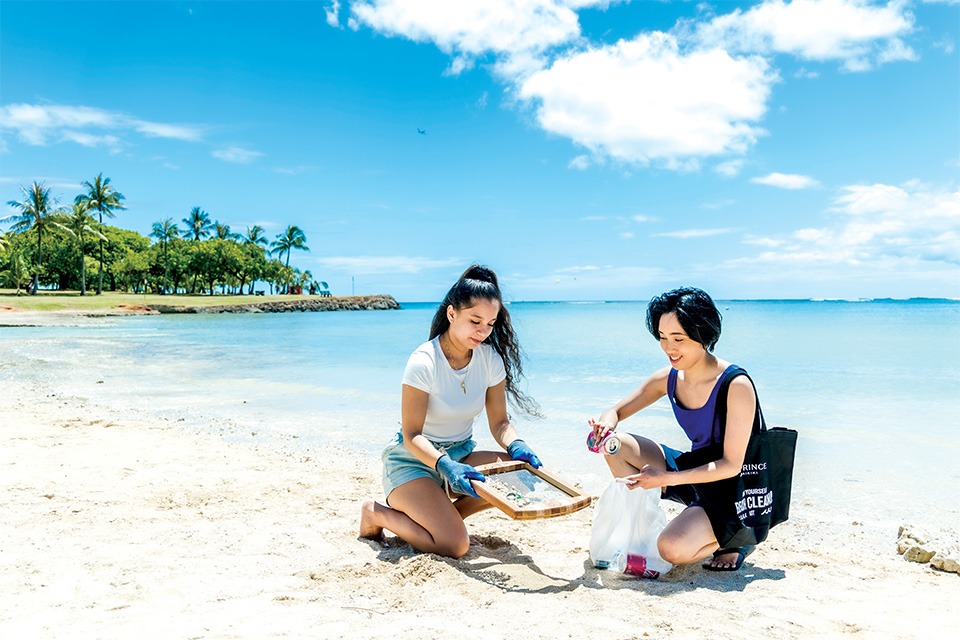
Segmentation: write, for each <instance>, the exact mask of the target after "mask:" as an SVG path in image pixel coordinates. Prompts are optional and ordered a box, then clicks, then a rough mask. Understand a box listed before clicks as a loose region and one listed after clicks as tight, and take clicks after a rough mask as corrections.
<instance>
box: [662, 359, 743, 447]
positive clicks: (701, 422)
mask: <svg viewBox="0 0 960 640" xmlns="http://www.w3.org/2000/svg"><path fill="white" fill-rule="evenodd" d="M733 366H734V365H730V366H729V367H727V368H726V369H724V370H723V373H722V374H721V375H720V377H719V378H718V379H717V384H715V385H714V387H713V391H711V392H710V398H709V399H708V400H707V403H706V404H705V405H703V406H702V407H700V408H699V409H687V408H685V407H683V406H681V404H680V403H679V402H677V395H676V391H677V373H678V372H677V370H676V369H670V374H669V375H668V376H667V397H668V398H670V405H671V406H672V407H673V415H675V416H676V417H677V422H679V423H680V426H681V427H682V428H683V431H684V433H686V434H687V437H688V438H690V442H691V443H692V449H693V450H694V451H695V450H697V449H700V448H702V447H706V446H708V445H710V444H712V443H713V442H719V440H720V421H719V420H718V419H717V415H716V414H717V392H718V391H719V389H720V383H721V382H723V379H724V378H726V377H727V373H728V372H729V371H730V369H731V368H732V367H733Z"/></svg>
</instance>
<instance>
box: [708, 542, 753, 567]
mask: <svg viewBox="0 0 960 640" xmlns="http://www.w3.org/2000/svg"><path fill="white" fill-rule="evenodd" d="M755 548H756V547H754V546H747V547H740V548H732V549H718V550H717V551H715V552H714V553H713V557H712V558H710V559H709V560H707V562H705V563H703V568H704V569H708V570H710V571H736V570H737V569H739V568H740V566H741V565H742V564H743V560H744V558H746V557H747V556H748V555H750V554H751V553H753V550H754V549H755Z"/></svg>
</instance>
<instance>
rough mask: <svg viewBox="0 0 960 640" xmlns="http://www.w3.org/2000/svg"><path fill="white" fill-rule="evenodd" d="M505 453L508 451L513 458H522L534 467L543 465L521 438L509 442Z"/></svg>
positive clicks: (537, 467)
mask: <svg viewBox="0 0 960 640" xmlns="http://www.w3.org/2000/svg"><path fill="white" fill-rule="evenodd" d="M507 453H509V454H510V457H511V458H513V459H514V460H523V461H524V462H529V463H530V466H531V467H533V468H534V469H539V468H540V467H542V466H543V463H542V462H540V458H538V457H537V454H535V453H534V452H533V451H532V450H531V449H530V447H528V446H527V443H526V442H524V441H523V440H514V441H513V442H511V443H510V446H509V447H507Z"/></svg>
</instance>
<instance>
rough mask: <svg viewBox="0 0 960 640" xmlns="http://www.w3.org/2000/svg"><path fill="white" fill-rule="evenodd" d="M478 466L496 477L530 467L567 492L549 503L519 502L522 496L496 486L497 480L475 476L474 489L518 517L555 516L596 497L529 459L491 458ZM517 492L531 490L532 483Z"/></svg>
mask: <svg viewBox="0 0 960 640" xmlns="http://www.w3.org/2000/svg"><path fill="white" fill-rule="evenodd" d="M476 469H477V471H479V472H480V473H482V474H483V475H485V476H488V477H494V476H496V475H498V474H502V473H509V472H512V471H528V472H529V473H530V474H532V475H533V476H535V477H536V479H537V480H542V481H543V482H545V483H546V484H548V485H549V486H550V487H551V488H553V489H556V490H557V491H558V492H560V493H562V494H564V497H563V499H561V500H556V501H550V502H547V503H543V502H532V503H530V504H526V505H522V504H519V503H518V500H516V499H511V498H510V497H509V495H507V493H505V492H503V491H500V490H499V489H498V488H497V487H495V486H493V484H492V483H491V482H489V481H487V482H477V481H475V480H474V481H472V482H471V484H472V485H473V489H474V491H476V492H477V494H478V495H479V496H480V497H481V498H483V499H484V500H486V501H487V502H489V503H490V504H492V505H493V506H495V507H496V508H498V509H500V510H501V511H503V512H504V513H505V514H507V515H508V516H510V517H511V518H513V519H514V520H535V519H538V518H552V517H555V516H563V515H567V514H569V513H573V512H574V511H579V510H580V509H583V508H584V507H586V506H588V505H589V504H590V501H591V500H592V498H591V497H590V496H588V495H586V494H585V493H583V492H581V491H580V490H579V489H577V488H576V487H574V486H573V485H571V484H569V483H567V482H565V481H563V480H561V479H560V478H558V477H557V476H555V475H554V474H552V473H550V472H549V471H547V470H545V469H543V468H540V469H534V468H533V467H531V466H530V465H529V464H527V463H526V462H522V461H519V460H508V461H506V462H491V463H490V464H482V465H479V466H477V467H476ZM488 485H490V486H488ZM517 492H518V493H520V494H521V495H524V494H527V493H530V487H528V486H526V485H525V486H524V487H522V488H521V487H518V488H517Z"/></svg>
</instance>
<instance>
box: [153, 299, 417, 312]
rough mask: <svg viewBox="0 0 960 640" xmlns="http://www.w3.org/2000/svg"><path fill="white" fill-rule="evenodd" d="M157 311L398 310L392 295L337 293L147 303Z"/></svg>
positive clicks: (398, 306)
mask: <svg viewBox="0 0 960 640" xmlns="http://www.w3.org/2000/svg"><path fill="white" fill-rule="evenodd" d="M150 308H151V309H152V310H153V311H156V312H158V313H287V312H293V311H363V310H367V311H379V310H387V309H399V308H400V305H399V304H398V303H397V301H396V300H394V299H393V296H389V295H375V296H340V297H326V298H298V299H296V300H275V301H269V302H249V303H240V304H215V305H196V306H193V305H160V304H153V305H150Z"/></svg>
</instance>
